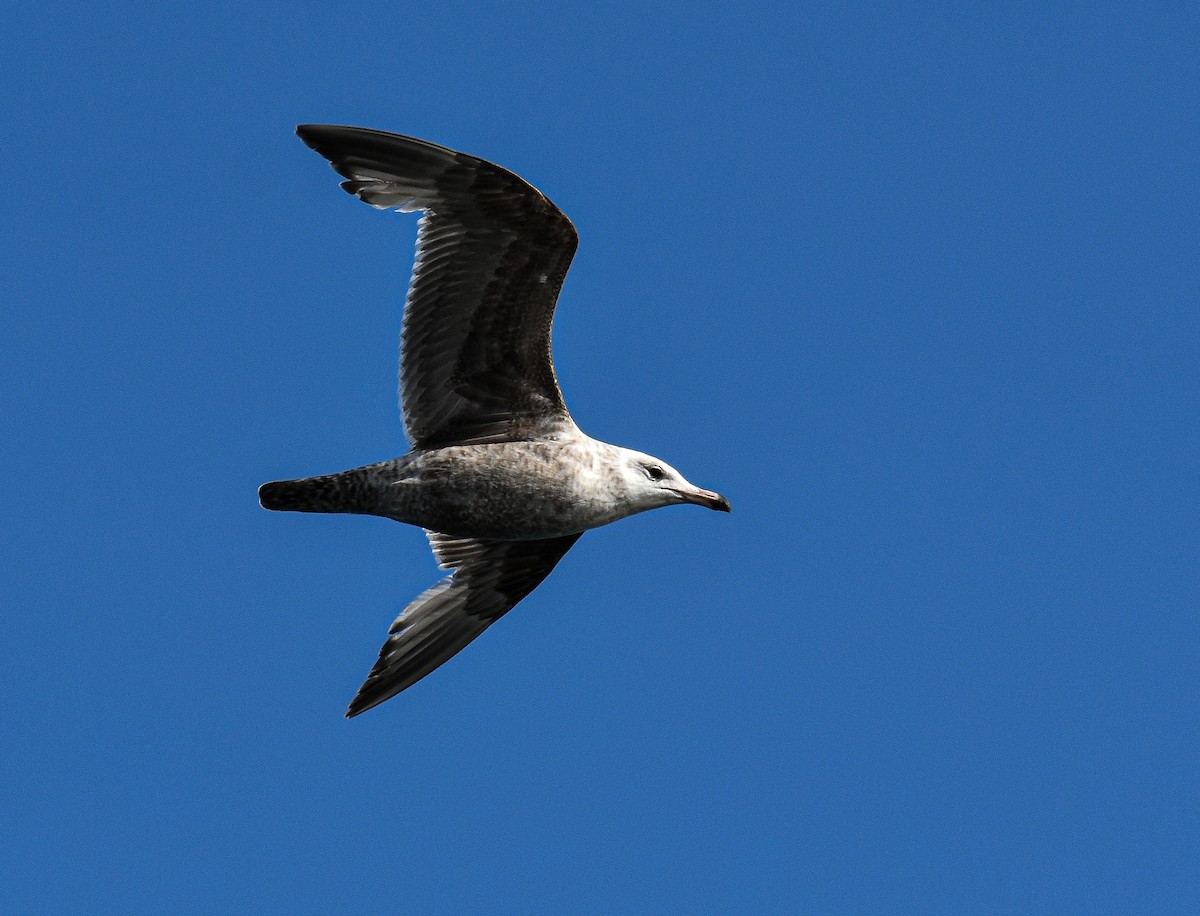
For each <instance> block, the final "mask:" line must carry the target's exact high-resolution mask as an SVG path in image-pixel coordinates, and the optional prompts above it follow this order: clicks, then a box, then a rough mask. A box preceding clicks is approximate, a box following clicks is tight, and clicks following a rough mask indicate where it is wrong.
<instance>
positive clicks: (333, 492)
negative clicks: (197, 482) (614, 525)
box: [262, 433, 657, 541]
mask: <svg viewBox="0 0 1200 916" xmlns="http://www.w3.org/2000/svg"><path fill="white" fill-rule="evenodd" d="M622 451H627V450H621V449H618V447H617V446H614V445H609V444H608V443H607V442H600V441H597V440H596V439H592V438H590V437H588V436H585V435H584V434H583V433H577V434H576V435H575V436H571V437H564V438H562V439H557V440H540V441H539V440H534V441H524V442H487V443H482V444H478V445H449V446H443V447H441V448H434V449H415V450H413V451H411V452H409V453H408V454H407V455H403V456H402V457H400V458H394V459H392V460H391V461H381V462H379V463H377V464H369V465H366V466H365V467H361V468H355V469H353V470H350V471H343V472H342V473H340V474H330V475H327V476H324V477H310V478H306V479H304V480H300V481H281V482H279V483H272V484H265V485H264V489H263V492H262V500H263V504H264V505H265V506H266V507H267V508H268V509H291V510H293V511H302V512H303V511H307V512H356V513H359V514H364V515H379V516H383V517H384V518H390V519H392V520H394V521H397V522H405V523H407V524H409V525H416V526H417V527H419V528H424V529H426V530H427V531H438V532H440V533H442V534H448V535H453V536H455V537H465V538H483V539H503V540H513V541H524V540H534V539H538V538H552V537H561V536H562V535H566V534H581V533H582V532H584V531H588V530H589V529H592V528H599V527H600V526H601V525H607V524H609V523H611V522H615V521H618V520H619V519H622V518H626V517H627V516H630V515H633V514H634V513H636V512H642V511H645V510H647V509H651V508H657V506H655V505H651V504H639V503H638V502H637V501H636V500H635V499H634V498H633V496H632V494H631V493H630V487H629V486H628V485H627V484H626V483H625V481H624V479H623V475H621V474H619V473H617V472H616V470H615V469H616V468H618V467H620V463H619V461H618V458H619V456H620V453H621V452H622ZM634 454H636V453H634ZM646 457H648V456H646ZM564 468H570V470H571V472H570V473H569V474H568V473H564V472H563V469H564Z"/></svg>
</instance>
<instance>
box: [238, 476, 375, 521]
mask: <svg viewBox="0 0 1200 916" xmlns="http://www.w3.org/2000/svg"><path fill="white" fill-rule="evenodd" d="M258 501H259V503H260V504H261V505H262V507H263V508H264V509H274V510H276V511H286V512H354V513H360V514H366V515H370V514H372V512H373V510H374V508H375V505H376V503H377V501H378V493H377V490H376V487H375V486H374V484H373V480H372V475H371V474H369V473H368V469H367V468H355V469H354V470H352V471H342V472H341V473H340V474H326V475H324V476H321V477H303V478H300V479H298V480H273V481H271V482H270V483H264V484H263V485H262V486H261V487H259V488H258Z"/></svg>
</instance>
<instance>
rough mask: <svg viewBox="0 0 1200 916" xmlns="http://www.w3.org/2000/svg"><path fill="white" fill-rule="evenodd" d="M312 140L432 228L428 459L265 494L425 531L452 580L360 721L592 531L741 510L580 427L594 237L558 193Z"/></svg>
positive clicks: (406, 614) (411, 372)
mask: <svg viewBox="0 0 1200 916" xmlns="http://www.w3.org/2000/svg"><path fill="white" fill-rule="evenodd" d="M296 133H297V135H298V136H299V137H300V139H301V140H303V141H304V143H306V144H307V145H308V146H309V147H311V148H312V149H313V150H315V151H316V152H318V153H320V154H321V155H322V156H324V157H325V158H326V159H328V160H329V162H330V164H331V165H332V167H333V169H334V170H335V171H336V172H337V173H338V174H339V175H341V176H342V177H343V178H344V179H345V180H344V181H342V183H341V186H342V188H343V189H344V190H345V191H347V192H348V193H350V194H353V195H354V196H356V197H358V198H359V199H360V200H362V201H364V202H366V203H368V204H370V205H371V206H372V207H375V208H376V209H379V210H399V211H401V212H404V213H409V212H413V211H420V212H421V214H422V215H421V218H420V221H419V223H418V227H419V228H418V233H417V250H416V258H415V261H414V264H413V272H412V279H411V281H410V283H409V287H408V297H407V299H406V301H405V305H404V319H403V331H402V334H401V338H402V342H401V360H400V365H401V368H400V404H401V410H402V412H403V416H404V430H405V434H406V435H407V437H408V440H409V444H410V446H411V448H410V450H409V451H408V452H407V453H406V454H404V455H402V456H401V457H399V458H395V459H392V460H390V461H382V462H379V463H377V464H370V465H366V466H364V467H359V468H354V469H352V470H349V471H343V472H341V473H339V474H328V475H323V476H320V477H307V478H302V479H297V480H280V481H273V482H271V483H265V484H263V485H262V486H261V487H260V488H259V491H258V494H259V502H260V503H261V504H262V506H263V507H264V508H266V509H277V510H291V511H297V512H351V513H358V514H364V515H377V516H382V517H384V518H390V519H394V520H396V521H399V522H405V523H407V524H410V525H416V526H418V527H420V528H423V529H424V530H425V534H426V536H427V537H428V539H429V544H430V547H431V548H432V549H433V554H434V557H435V559H436V560H437V562H438V565H439V566H440V567H441V568H442V569H444V570H448V571H451V574H450V575H448V576H447V577H446V578H444V579H442V580H441V581H440V582H438V583H437V584H436V585H434V586H433V587H432V588H430V589H428V590H426V591H425V592H423V593H422V594H421V595H420V596H418V597H417V599H416V600H415V601H413V602H412V603H411V604H409V605H408V606H407V607H406V608H405V609H404V610H403V611H402V612H401V613H400V616H399V617H397V618H396V620H395V622H394V623H393V624H392V626H391V629H390V631H389V635H388V639H387V641H386V642H385V643H384V644H383V648H382V649H381V650H380V652H379V659H378V661H377V662H376V663H375V666H374V667H373V668H372V669H371V672H370V674H369V675H368V676H367V679H366V681H365V682H364V683H363V685H362V687H361V688H360V689H359V691H358V694H357V695H356V696H355V697H354V699H353V701H352V702H351V703H350V707H349V709H347V711H346V717H347V718H350V717H352V716H356V715H358V714H359V713H362V712H365V711H366V710H368V709H371V708H372V707H374V706H377V705H378V704H380V703H382V702H383V701H384V700H387V699H390V698H391V697H393V696H395V695H396V694H398V693H400V691H402V690H405V689H406V688H408V687H411V686H412V685H413V684H415V683H416V682H417V681H419V680H420V679H421V678H423V677H425V675H427V674H429V673H430V672H431V671H433V670H434V669H435V668H437V667H438V666H440V665H441V664H442V663H444V662H445V661H447V660H448V659H449V658H451V657H452V656H454V655H455V654H456V653H458V652H459V651H460V650H461V649H463V648H464V647H465V646H466V645H467V644H468V643H470V642H471V641H472V640H473V639H475V637H477V636H478V635H479V634H480V633H482V632H483V631H484V630H486V629H487V628H488V627H489V626H490V625H491V624H493V623H494V622H495V621H496V620H497V619H499V618H500V616H501V615H503V614H505V613H506V612H507V611H509V610H510V609H512V607H513V606H514V605H516V604H517V602H519V601H520V600H521V599H523V598H524V597H525V596H526V595H528V594H529V593H530V592H531V591H533V589H534V588H536V587H537V586H538V584H539V583H540V582H541V581H542V580H543V579H545V578H546V576H547V575H549V574H550V571H551V570H552V569H554V566H555V565H556V564H557V563H558V561H559V560H561V559H562V557H563V555H564V554H566V552H567V551H568V550H570V549H571V546H572V545H573V544H574V543H575V542H576V541H577V540H579V537H580V535H581V534H582V533H583V532H584V531H587V530H589V529H592V528H598V527H600V526H601V525H607V524H609V523H611V522H615V521H617V520H618V519H621V518H625V517H627V516H630V515H634V514H636V513H638V512H645V511H646V510H648V509H657V508H660V507H662V506H671V505H677V504H681V503H692V504H694V505H698V506H705V507H707V508H709V509H717V510H720V511H723V512H728V511H729V501H728V500H726V499H725V497H723V496H721V495H720V494H719V493H714V492H712V491H711V490H704V489H701V488H700V487H697V486H694V485H692V484H690V483H688V482H687V481H686V480H685V479H684V478H683V476H682V475H681V474H680V473H679V472H678V471H676V470H675V469H674V468H673V467H671V466H670V465H669V464H667V463H666V462H665V461H661V460H659V459H658V458H654V457H651V456H650V455H646V454H643V453H642V452H636V451H633V450H631V449H627V448H621V447H619V446H616V445H609V444H608V443H606V442H600V441H598V440H596V439H592V438H591V437H589V436H587V435H585V434H584V433H583V432H581V431H580V429H579V427H578V426H576V425H575V421H574V420H572V419H571V415H570V414H569V413H568V412H567V407H566V404H565V402H564V401H563V396H562V391H561V390H560V389H559V386H558V379H557V377H556V375H555V372H554V364H553V362H552V360H551V355H550V327H551V323H552V321H553V318H554V306H555V303H556V301H557V300H558V293H559V289H560V288H561V287H562V283H563V278H564V277H566V275H567V268H568V267H569V266H570V263H571V258H572V256H573V255H574V254H575V249H576V246H577V244H578V236H577V234H576V232H575V227H574V226H573V225H572V223H571V221H570V220H569V219H567V217H566V216H565V215H564V214H563V213H562V212H561V211H560V210H559V209H558V208H557V207H556V206H554V204H552V203H551V202H550V200H549V199H548V198H546V197H545V195H543V194H542V193H541V192H540V191H538V190H537V189H536V188H534V187H533V186H532V185H530V184H528V183H527V182H525V181H524V180H522V179H521V178H519V177H518V176H516V175H515V174H513V173H512V172H510V171H508V170H507V169H504V168H501V167H500V166H498V165H494V164H493V163H491V162H487V161H486V160H483V159H478V158H476V157H474V156H469V155H466V154H465V153H459V152H455V151H454V150H451V149H447V148H446V147H442V146H437V145H436V144H433V143H429V142H427V141H425V140H418V139H415V138H413V137H405V136H401V135H399V134H391V133H385V132H383V131H378V130H370V129H367V128H362V127H339V126H333V125H317V124H304V125H301V126H300V127H298V128H297V129H296Z"/></svg>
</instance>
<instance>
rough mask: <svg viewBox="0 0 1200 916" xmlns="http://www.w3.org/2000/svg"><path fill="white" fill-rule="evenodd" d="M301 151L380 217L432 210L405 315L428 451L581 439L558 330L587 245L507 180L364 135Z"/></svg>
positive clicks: (414, 425) (410, 422)
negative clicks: (555, 352)
mask: <svg viewBox="0 0 1200 916" xmlns="http://www.w3.org/2000/svg"><path fill="white" fill-rule="evenodd" d="M296 133H297V134H298V135H299V137H300V139H301V140H303V141H304V142H305V143H307V144H308V145H309V146H310V147H312V148H313V149H314V150H316V151H317V152H318V153H320V154H321V155H322V156H324V157H325V158H326V159H328V160H329V161H330V163H331V164H332V166H333V168H334V169H335V170H336V171H337V172H338V174H340V175H342V176H343V177H344V178H345V179H346V180H345V181H343V182H342V187H343V188H344V189H345V190H346V191H348V192H349V193H351V194H354V195H356V196H358V197H359V198H360V199H361V200H363V201H366V202H367V203H369V204H370V205H371V206H373V207H376V208H378V209H380V210H388V209H396V210H401V211H404V212H411V211H413V210H422V211H424V216H423V217H422V218H421V221H420V223H419V226H420V230H419V232H418V235H417V255H416V261H415V263H414V265H413V275H412V280H411V282H410V284H409V288H408V299H407V301H406V303H405V310H404V331H403V344H402V354H401V372H400V400H401V406H402V408H403V411H404V424H405V431H406V432H407V434H408V437H409V440H410V442H411V443H412V445H413V446H415V447H424V448H429V447H436V446H438V445H448V444H465V443H474V442H503V441H514V440H523V439H533V438H539V437H543V436H550V435H554V434H556V433H558V432H561V431H563V430H566V429H570V428H572V427H573V424H572V422H571V419H570V415H569V414H568V413H567V408H566V405H565V403H564V402H563V397H562V392H561V391H560V390H559V387H558V380H557V379H556V377H555V375H554V365H553V363H552V362H551V358H550V326H551V323H552V321H553V319H554V304H555V302H556V300H557V299H558V291H559V289H560V288H561V287H562V282H563V278H564V277H565V276H566V275H567V268H568V267H569V266H570V264H571V258H572V257H573V256H574V254H575V248H576V246H577V244H578V236H577V235H576V232H575V227H574V226H573V225H571V221H570V220H569V219H567V217H566V216H564V215H563V214H562V213H561V212H560V211H559V209H558V208H557V207H555V206H554V204H552V203H551V202H550V201H549V200H548V199H547V198H546V197H545V196H544V195H543V194H542V193H541V192H540V191H538V190H537V189H536V188H534V187H533V186H532V185H530V184H528V183H526V182H525V181H523V180H522V179H521V178H519V177H517V176H516V175H514V174H513V173H512V172H510V171H508V170H507V169H503V168H501V167H500V166H498V165H493V164H492V163H490V162H487V161H485V160H483V159H477V158H475V157H474V156H468V155H466V154H464V153H458V152H455V151H454V150H450V149H446V148H445V147H441V146H437V145H435V144H433V143H428V142H426V141H424V140H416V139H413V138H411V137H402V136H399V135H397V134H389V133H384V132H383V131H378V130H367V129H365V128H361V127H334V126H328V125H314V124H305V125H301V126H300V127H299V128H297V130H296Z"/></svg>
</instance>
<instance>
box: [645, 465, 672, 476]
mask: <svg viewBox="0 0 1200 916" xmlns="http://www.w3.org/2000/svg"><path fill="white" fill-rule="evenodd" d="M646 476H647V477H649V478H650V479H651V480H662V479H663V478H664V477H666V476H667V472H666V471H664V470H663V469H662V468H660V467H659V466H658V465H657V464H648V465H646Z"/></svg>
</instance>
